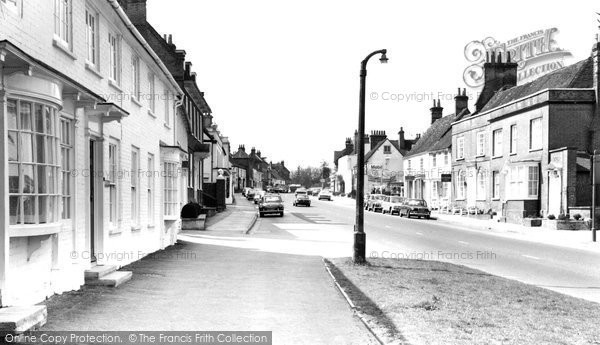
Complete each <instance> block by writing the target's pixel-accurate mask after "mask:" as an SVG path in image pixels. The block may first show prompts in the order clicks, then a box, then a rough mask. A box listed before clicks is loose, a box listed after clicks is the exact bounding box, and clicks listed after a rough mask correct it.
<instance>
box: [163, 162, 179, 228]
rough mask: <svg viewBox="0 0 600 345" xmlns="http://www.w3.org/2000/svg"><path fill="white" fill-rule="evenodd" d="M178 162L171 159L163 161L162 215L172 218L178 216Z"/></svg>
mask: <svg viewBox="0 0 600 345" xmlns="http://www.w3.org/2000/svg"><path fill="white" fill-rule="evenodd" d="M178 165H179V164H178V163H177V162H173V161H164V162H163V168H164V171H163V176H164V179H163V215H164V216H165V217H169V218H173V217H177V216H178V210H179V200H178V195H179V182H178V178H177V173H178V169H179V168H178Z"/></svg>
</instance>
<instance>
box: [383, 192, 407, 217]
mask: <svg viewBox="0 0 600 345" xmlns="http://www.w3.org/2000/svg"><path fill="white" fill-rule="evenodd" d="M403 202H404V198H403V197H401V196H395V195H392V196H386V197H385V198H384V199H383V200H382V202H381V208H382V211H381V212H382V213H389V214H390V215H394V214H397V215H400V209H401V208H402V203H403Z"/></svg>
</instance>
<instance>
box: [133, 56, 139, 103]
mask: <svg viewBox="0 0 600 345" xmlns="http://www.w3.org/2000/svg"><path fill="white" fill-rule="evenodd" d="M140 86H141V84H140V58H139V57H138V56H137V55H135V54H133V55H132V56H131V95H132V97H131V98H132V99H134V100H136V101H137V102H139V101H140V96H141V90H140Z"/></svg>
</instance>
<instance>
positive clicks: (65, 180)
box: [60, 118, 74, 219]
mask: <svg viewBox="0 0 600 345" xmlns="http://www.w3.org/2000/svg"><path fill="white" fill-rule="evenodd" d="M73 144H74V136H73V121H72V120H69V119H65V118H61V119H60V153H61V155H60V157H61V160H60V162H61V164H60V166H61V173H62V178H61V187H62V219H71V217H72V213H73V212H72V210H71V208H72V203H71V201H72V194H73V193H72V192H73V191H72V189H73V187H72V182H71V180H72V178H71V170H72V169H73V163H72V156H73Z"/></svg>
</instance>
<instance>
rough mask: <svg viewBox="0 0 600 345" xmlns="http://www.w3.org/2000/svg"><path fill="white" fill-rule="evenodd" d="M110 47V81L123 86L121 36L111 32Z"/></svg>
mask: <svg viewBox="0 0 600 345" xmlns="http://www.w3.org/2000/svg"><path fill="white" fill-rule="evenodd" d="M108 46H109V72H108V75H109V80H111V81H112V82H114V83H115V84H116V85H121V36H120V35H118V34H115V33H114V32H110V33H109V34H108Z"/></svg>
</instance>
